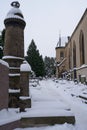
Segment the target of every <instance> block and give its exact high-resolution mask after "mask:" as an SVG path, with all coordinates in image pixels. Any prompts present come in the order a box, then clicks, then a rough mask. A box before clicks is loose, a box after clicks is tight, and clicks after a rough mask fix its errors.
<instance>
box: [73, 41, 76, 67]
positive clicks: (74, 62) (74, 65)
mask: <svg viewBox="0 0 87 130" xmlns="http://www.w3.org/2000/svg"><path fill="white" fill-rule="evenodd" d="M74 67H76V44H75V41H74V42H73V68H74Z"/></svg>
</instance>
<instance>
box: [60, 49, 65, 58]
mask: <svg viewBox="0 0 87 130" xmlns="http://www.w3.org/2000/svg"><path fill="white" fill-rule="evenodd" d="M63 58H64V52H63V51H61V52H60V59H63Z"/></svg>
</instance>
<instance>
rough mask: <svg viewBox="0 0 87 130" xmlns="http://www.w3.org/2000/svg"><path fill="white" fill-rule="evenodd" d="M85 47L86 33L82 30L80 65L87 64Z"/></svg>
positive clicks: (80, 36) (80, 37)
mask: <svg viewBox="0 0 87 130" xmlns="http://www.w3.org/2000/svg"><path fill="white" fill-rule="evenodd" d="M84 48H85V46H84V33H83V31H82V30H81V31H80V35H79V52H80V65H83V64H85V49H84Z"/></svg>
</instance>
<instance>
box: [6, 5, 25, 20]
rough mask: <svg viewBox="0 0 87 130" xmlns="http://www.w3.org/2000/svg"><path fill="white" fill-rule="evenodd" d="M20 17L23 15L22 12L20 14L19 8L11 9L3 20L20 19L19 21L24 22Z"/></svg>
mask: <svg viewBox="0 0 87 130" xmlns="http://www.w3.org/2000/svg"><path fill="white" fill-rule="evenodd" d="M18 14H19V15H18ZM22 16H23V14H22V12H21V10H20V9H19V8H14V7H12V9H11V10H10V11H9V12H8V13H7V16H6V18H5V19H8V18H17V19H21V20H23V21H24V18H23V17H22Z"/></svg>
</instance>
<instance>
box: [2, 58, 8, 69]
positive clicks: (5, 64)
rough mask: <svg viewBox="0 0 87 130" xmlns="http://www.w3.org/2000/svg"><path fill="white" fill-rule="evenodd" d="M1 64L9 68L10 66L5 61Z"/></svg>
mask: <svg viewBox="0 0 87 130" xmlns="http://www.w3.org/2000/svg"><path fill="white" fill-rule="evenodd" d="M0 64H2V65H4V66H7V67H8V68H9V65H8V63H7V62H5V61H4V60H0Z"/></svg>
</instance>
